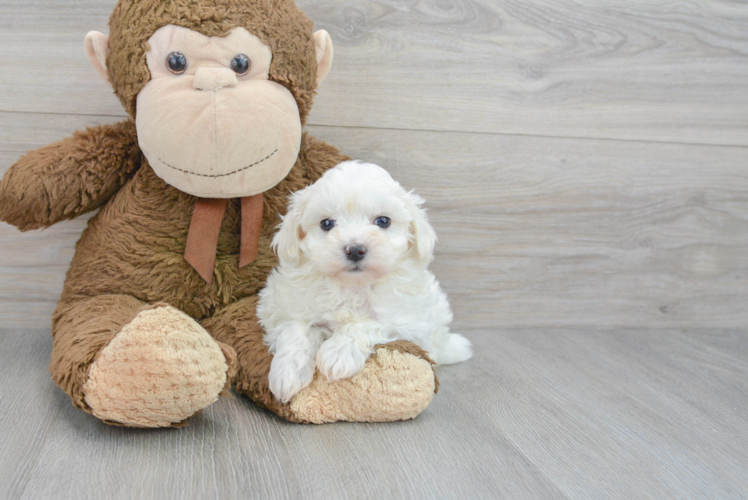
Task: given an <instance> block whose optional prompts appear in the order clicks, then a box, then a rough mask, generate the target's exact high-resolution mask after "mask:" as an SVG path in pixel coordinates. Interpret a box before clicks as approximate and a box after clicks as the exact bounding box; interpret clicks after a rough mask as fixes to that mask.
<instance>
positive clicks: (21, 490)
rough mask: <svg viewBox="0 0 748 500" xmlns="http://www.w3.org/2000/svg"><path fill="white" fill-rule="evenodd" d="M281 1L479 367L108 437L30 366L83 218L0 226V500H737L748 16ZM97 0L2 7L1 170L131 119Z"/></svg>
mask: <svg viewBox="0 0 748 500" xmlns="http://www.w3.org/2000/svg"><path fill="white" fill-rule="evenodd" d="M298 2H299V5H301V6H302V7H303V8H304V9H305V10H306V11H307V13H308V14H309V15H310V17H311V18H312V19H313V20H314V21H315V22H316V25H317V27H318V28H324V29H327V30H328V31H329V32H330V33H331V35H332V37H333V41H334V43H335V50H336V58H335V63H334V66H333V70H332V72H331V74H330V76H329V77H328V79H327V80H326V82H325V85H324V86H323V87H322V88H321V89H320V92H319V95H318V96H317V99H316V103H315V108H314V110H313V112H312V114H311V116H310V119H309V122H310V124H312V126H311V127H310V131H311V132H312V133H313V134H314V135H317V136H318V137H320V138H321V139H323V140H326V141H328V142H330V143H331V144H334V145H336V146H338V147H340V148H341V149H342V150H343V151H344V152H345V153H347V154H349V155H352V156H354V157H357V158H361V159H364V160H367V161H373V162H375V163H378V164H381V165H382V166H384V167H385V168H387V169H388V170H389V171H390V172H391V173H392V174H393V175H394V176H395V178H397V179H398V180H400V181H401V182H402V184H403V185H404V186H406V187H407V188H416V190H417V192H418V193H419V194H421V195H422V196H424V197H425V198H426V200H427V207H428V209H429V215H430V217H431V219H432V222H433V224H434V226H435V227H436V230H437V232H438V234H439V238H440V240H439V244H438V246H437V257H436V261H435V263H434V265H433V266H432V269H433V271H434V272H435V274H436V275H437V277H438V278H439V279H440V280H441V282H442V285H443V287H444V288H445V290H446V291H447V293H448V294H449V296H450V299H451V302H452V305H453V309H454V312H455V323H454V329H455V330H456V331H460V332H462V333H464V334H465V335H466V336H468V337H469V338H470V339H471V340H472V341H473V342H474V343H475V346H476V350H475V352H476V355H475V358H474V359H473V360H471V361H469V362H467V363H463V364H460V365H456V366H450V367H444V368H441V369H440V370H439V376H440V379H441V381H442V386H441V390H440V392H439V394H438V395H437V396H436V398H435V400H434V402H433V404H432V405H431V406H430V407H429V408H428V409H427V410H426V411H425V412H424V413H423V414H422V415H421V416H420V417H419V418H417V419H416V420H414V421H410V422H402V423H393V424H384V425H356V424H353V425H352V424H334V425H326V426H299V425H293V424H288V423H285V422H282V421H280V420H279V419H277V418H275V417H274V416H271V415H269V414H267V413H265V412H263V411H262V410H259V409H258V408H257V407H255V406H254V405H252V404H251V403H250V402H248V401H247V400H246V399H244V398H237V399H222V400H220V401H219V402H218V403H216V404H215V405H213V406H211V407H210V408H208V409H207V410H206V411H205V412H203V413H202V414H200V415H198V416H197V417H196V418H195V419H194V421H193V423H192V425H191V426H189V427H187V428H185V429H182V430H157V431H141V430H133V429H122V428H114V427H109V426H106V425H104V424H102V423H100V422H99V421H97V420H96V419H94V418H93V417H90V416H89V415H86V414H84V413H82V412H80V411H78V410H75V409H74V408H73V407H72V406H71V405H70V402H69V400H68V399H67V397H66V396H65V395H64V394H63V393H62V392H61V391H59V390H58V389H57V388H55V387H54V385H53V383H52V381H51V380H50V379H49V375H48V373H47V364H48V362H49V355H50V349H51V339H50V338H49V330H48V328H49V321H50V316H51V314H52V310H53V309H54V305H55V302H56V301H57V299H58V296H59V293H60V291H61V289H62V283H63V280H64V276H65V272H66V270H67V268H68V265H69V263H70V260H71V258H72V255H73V249H74V245H75V242H76V240H77V239H78V237H79V235H80V233H81V231H82V230H83V229H84V228H85V226H86V221H87V218H88V217H81V218H79V219H77V220H74V221H68V222H64V223H60V224H57V225H55V226H54V227H52V228H50V229H48V230H45V231H36V232H29V233H23V234H22V233H19V232H18V231H16V230H15V228H12V227H10V226H8V225H4V224H2V223H0V322H1V326H2V328H0V498H14V499H15V498H29V499H32V498H33V499H36V498H81V499H87V498H102V497H106V498H112V499H118V498H128V499H129V498H145V499H148V498H158V499H170V498H175V499H176V498H179V499H181V498H263V499H264V498H271V499H272V498H282V499H283V498H289V499H296V498H309V499H315V498H324V499H328V498H332V499H334V498H386V497H392V498H440V499H441V498H471V499H472V498H543V499H545V498H621V499H627V500H628V499H630V498H657V499H662V498H746V497H748V476H746V474H745V470H747V469H748V455H747V454H746V450H748V362H747V361H746V360H747V359H748V331H746V329H745V327H746V325H748V309H747V308H746V303H747V302H748V170H747V169H746V167H747V166H748V147H746V146H748V3H746V2H742V1H735V0H678V1H675V2H660V1H658V2H650V1H645V0H634V1H631V0H610V1H607V2H593V1H591V0H553V1H551V0H524V1H522V0H405V1H392V0H379V1H372V0H350V1H347V2H344V3H341V2H339V1H334V0H298ZM114 4H115V0H56V1H52V0H23V1H21V0H3V1H2V2H0V67H2V68H3V71H2V72H0V174H2V173H4V172H5V170H6V169H7V168H8V167H9V166H10V165H11V164H12V163H13V162H15V161H16V160H17V159H18V157H19V156H20V155H21V154H23V153H25V152H26V151H28V150H31V149H35V148H38V147H41V146H44V145H46V144H49V143H51V142H54V141H56V140H59V139H62V138H64V137H67V136H68V135H70V134H71V133H72V131H73V130H75V129H80V128H84V127H86V126H90V125H96V124H100V123H111V122H114V121H117V120H119V119H121V117H122V116H124V112H123V110H122V107H121V105H120V104H119V101H118V100H117V99H116V98H115V97H114V96H113V95H112V93H111V90H110V89H109V88H108V87H107V86H106V84H105V83H104V82H102V81H100V80H99V79H98V77H97V76H96V74H95V73H94V72H93V70H91V69H90V68H89V65H88V62H87V61H86V59H85V56H84V54H83V47H82V45H83V44H82V40H83V36H84V35H85V33H86V32H87V31H88V30H92V29H96V30H100V31H105V32H106V22H107V19H108V16H109V14H110V13H111V10H112V7H113V6H114ZM606 138H607V139H613V140H602V139H606ZM89 217H90V216H89ZM15 327H19V328H21V327H24V328H25V329H13V328H15ZM28 328H35V329H28Z"/></svg>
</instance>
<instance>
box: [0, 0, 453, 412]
mask: <svg viewBox="0 0 748 500" xmlns="http://www.w3.org/2000/svg"><path fill="white" fill-rule="evenodd" d="M312 28H313V24H312V22H311V21H310V20H309V19H308V18H307V17H305V15H304V14H303V13H302V12H301V11H300V10H299V9H298V8H297V7H296V5H295V4H294V2H293V0H120V1H119V2H118V4H117V6H116V7H115V9H114V12H113V14H112V16H111V19H110V21H109V29H110V35H109V37H107V36H105V35H103V34H101V33H98V32H91V33H89V34H88V35H87V36H86V40H85V49H86V53H87V55H88V58H89V60H90V61H91V63H92V64H93V66H94V68H95V69H96V71H97V72H98V73H99V74H100V75H101V76H102V77H103V78H105V79H106V80H107V81H108V82H109V83H110V84H111V85H112V87H113V89H114V92H115V94H116V95H117V96H118V97H119V99H120V100H121V102H122V104H123V105H124V107H125V109H126V110H127V113H128V115H129V119H128V120H125V121H123V122H121V123H117V124H114V125H105V126H100V127H94V128H90V129H88V130H86V131H85V132H77V133H76V134H74V135H73V136H72V137H70V138H68V139H65V140H63V141H60V142H58V143H56V144H52V145H50V146H47V147H44V148H42V149H39V150H37V151H33V152H30V153H28V154H27V155H26V156H24V157H23V158H21V159H20V160H19V161H18V162H17V163H16V164H15V165H13V166H12V167H11V168H10V170H9V171H8V172H7V173H6V175H5V177H4V178H3V179H2V181H1V182H0V219H2V220H3V221H6V222H8V223H10V224H13V225H15V226H17V227H18V228H19V229H21V230H22V231H27V230H31V229H38V228H44V227H48V226H50V225H52V224H54V223H56V222H58V221H61V220H65V219H71V218H73V217H76V216H78V215H81V214H83V213H86V212H89V211H92V210H95V209H99V212H98V214H96V215H95V216H94V217H93V218H92V219H90V221H89V223H88V227H87V228H86V230H85V231H84V233H83V235H82V236H81V238H80V240H79V241H78V243H77V245H76V251H75V256H74V258H73V261H72V264H71V267H70V270H69V271H68V273H67V277H66V280H65V285H64V289H63V292H62V297H61V298H60V301H59V303H58V305H57V309H56V311H55V313H54V316H53V318H52V337H53V350H52V359H51V363H50V368H49V370H50V372H51V374H52V378H53V380H54V382H55V383H56V384H57V385H58V386H59V387H60V388H61V389H62V390H63V391H64V392H65V393H66V394H67V395H68V396H70V398H71V399H72V402H73V404H74V405H75V406H76V407H78V408H80V409H82V410H83V411H86V412H88V413H90V414H92V415H94V416H96V417H98V418H99V419H101V420H103V421H105V422H107V423H110V424H116V425H125V426H131V427H178V426H180V425H184V424H185V423H186V422H187V421H188V419H189V418H190V417H191V416H192V415H194V414H195V413H196V412H198V411H200V410H202V409H203V408H205V407H207V406H208V405H210V404H212V403H213V402H215V401H216V400H217V398H218V396H219V395H220V394H222V393H223V392H224V391H225V390H227V389H228V388H229V387H231V386H233V387H234V388H235V390H236V391H238V392H240V393H242V394H245V395H247V396H248V397H249V398H251V399H252V400H253V401H254V402H256V403H257V404H258V405H260V406H262V407H264V408H266V409H268V410H270V411H272V412H274V413H276V414H278V415H279V416H281V417H283V418H285V419H287V420H290V421H294V422H304V423H323V422H333V421H338V420H347V421H391V420H400V419H408V418H413V417H415V416H416V415H418V414H419V413H420V412H421V411H422V410H423V409H424V408H425V407H426V406H427V405H428V404H429V403H430V401H431V399H432V397H433V395H434V392H435V390H436V389H437V387H438V382H437V379H436V376H435V373H434V370H433V368H432V363H431V361H430V360H429V358H428V356H427V355H426V354H425V353H424V352H423V351H422V350H421V349H420V348H418V347H417V346H415V345H414V344H411V343H407V342H394V343H391V344H386V345H381V346H378V347H377V348H376V349H375V352H374V353H372V355H371V357H370V359H369V360H368V361H367V364H366V367H365V368H364V370H363V371H362V372H361V373H359V374H358V375H357V376H355V377H353V378H352V379H350V380H342V381H337V382H331V381H329V380H327V379H326V378H325V377H324V376H321V375H320V374H319V373H318V374H316V375H315V378H314V380H313V382H312V383H311V385H310V386H308V387H307V388H305V389H304V390H302V391H301V392H300V393H299V394H297V395H296V397H295V398H294V399H292V400H291V401H290V402H289V403H286V404H282V403H280V402H279V401H277V400H276V399H275V398H274V397H273V395H272V394H271V392H270V390H269V389H268V382H267V375H268V371H269V368H270V362H271V355H270V354H269V352H268V349H267V347H266V346H265V345H264V344H263V332H262V329H261V328H260V326H259V325H258V323H257V319H256V317H255V308H256V305H257V292H258V291H259V290H260V289H261V288H262V287H263V285H264V283H265V280H266V276H267V274H268V273H269V272H270V270H271V269H272V268H273V267H274V266H275V264H276V262H277V261H276V257H275V255H274V254H273V252H272V251H271V249H270V241H271V239H272V235H273V232H274V231H275V228H276V227H277V225H278V224H279V223H280V220H281V214H283V213H284V212H285V210H286V201H287V198H288V195H289V193H291V192H293V191H296V190H298V189H301V188H303V187H305V186H306V185H308V184H310V183H312V182H314V181H315V180H316V179H317V178H319V177H320V176H321V175H322V173H323V172H324V171H325V170H326V169H329V168H331V167H333V166H335V165H337V164H338V163H340V162H341V161H344V160H347V159H348V158H347V157H345V156H343V155H341V154H340V153H339V152H338V150H337V149H335V148H334V147H331V146H329V145H327V144H325V143H323V142H321V141H318V140H316V139H314V138H312V137H310V136H308V135H307V133H306V132H304V131H303V126H304V123H305V120H306V117H307V115H308V113H309V110H310V108H311V105H312V97H313V95H314V92H315V89H316V87H317V85H319V84H320V83H321V82H322V80H324V78H325V76H326V74H327V72H328V70H329V69H330V66H331V64H332V55H333V49H332V42H331V41H330V37H329V35H328V34H327V33H326V32H325V31H317V32H316V33H314V32H313V29H312Z"/></svg>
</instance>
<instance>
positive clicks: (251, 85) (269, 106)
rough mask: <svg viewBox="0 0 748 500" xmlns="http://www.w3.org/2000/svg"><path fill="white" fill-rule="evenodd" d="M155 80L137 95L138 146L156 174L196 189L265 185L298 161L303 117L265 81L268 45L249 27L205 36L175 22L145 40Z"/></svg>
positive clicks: (259, 188)
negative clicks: (251, 31)
mask: <svg viewBox="0 0 748 500" xmlns="http://www.w3.org/2000/svg"><path fill="white" fill-rule="evenodd" d="M148 45H149V46H150V50H149V51H148V52H147V53H146V59H147V62H148V69H149V70H150V72H151V80H150V81H149V82H148V84H147V85H146V86H145V87H144V88H143V90H141V91H140V93H139V94H138V99H137V114H136V117H137V118H136V124H137V129H138V139H139V142H140V147H141V149H142V151H143V154H145V156H146V158H148V162H149V163H150V165H151V167H152V168H153V169H154V171H155V172H156V174H158V176H159V177H161V178H162V179H164V180H165V181H166V182H167V183H169V184H171V185H172V186H174V187H176V188H177V189H179V190H181V191H185V192H187V193H190V194H192V195H195V196H204V197H213V198H230V197H237V196H249V195H253V194H257V193H261V192H264V191H266V190H268V189H270V188H272V187H273V186H275V185H276V184H277V183H278V182H280V181H281V180H282V179H283V178H284V177H285V176H286V174H288V171H289V170H290V169H291V167H292V166H293V165H294V163H295V161H296V157H297V155H298V153H299V145H300V143H301V119H300V117H299V108H298V107H297V105H296V101H295V99H294V97H293V95H292V94H291V92H289V91H288V89H286V88H285V87H283V86H282V85H280V84H278V83H275V82H272V81H270V80H268V73H269V71H270V62H271V60H272V54H271V51H270V47H268V46H267V45H265V44H264V43H262V42H261V41H260V39H259V38H257V37H256V36H254V35H252V34H250V33H249V32H248V31H247V30H246V29H244V28H234V29H233V30H232V31H231V34H230V35H229V36H227V37H223V38H220V37H207V36H205V35H202V34H200V33H196V32H194V31H191V30H188V29H186V28H181V27H178V26H165V27H163V28H160V29H159V30H158V31H156V33H154V34H153V36H151V38H150V39H149V40H148Z"/></svg>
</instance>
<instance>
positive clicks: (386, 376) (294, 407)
mask: <svg viewBox="0 0 748 500" xmlns="http://www.w3.org/2000/svg"><path fill="white" fill-rule="evenodd" d="M435 389H436V378H435V376H434V370H433V369H432V367H431V363H430V362H429V361H427V360H426V359H423V358H420V357H418V356H414V355H412V354H408V353H404V352H400V351H398V350H390V349H387V348H384V347H380V348H378V349H377V351H376V355H372V356H371V357H370V358H369V360H368V361H367V362H366V365H365V366H364V369H363V370H361V372H360V373H358V374H357V375H355V376H354V377H353V378H351V379H347V380H340V381H337V382H330V381H329V380H327V378H326V377H325V376H324V375H322V374H321V373H319V372H317V373H316V374H315V375H314V380H313V381H312V383H311V384H310V385H309V387H307V388H305V389H303V390H302V391H301V392H299V393H298V394H297V395H296V397H294V398H293V400H291V404H290V409H291V412H292V413H293V414H294V416H295V417H296V418H298V419H299V420H302V421H307V422H311V423H314V424H323V423H328V422H336V421H341V420H342V421H348V422H391V421H393V420H407V419H411V418H415V417H416V416H417V415H418V414H419V413H421V412H422V411H423V410H424V409H425V408H426V407H427V406H428V405H429V403H431V400H432V399H433V397H434V391H435Z"/></svg>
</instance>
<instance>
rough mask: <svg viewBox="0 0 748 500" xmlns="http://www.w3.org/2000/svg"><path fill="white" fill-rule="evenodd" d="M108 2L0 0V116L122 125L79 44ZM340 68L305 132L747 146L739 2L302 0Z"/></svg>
mask: <svg viewBox="0 0 748 500" xmlns="http://www.w3.org/2000/svg"><path fill="white" fill-rule="evenodd" d="M114 4H115V1H114V0H64V1H55V2H52V1H50V0H24V1H20V0H5V1H3V2H2V3H1V4H0V19H3V30H2V31H0V47H3V48H4V50H2V51H0V66H2V67H3V68H4V71H3V72H2V74H0V111H20V112H26V111H33V112H37V113H70V114H90V115H102V114H103V115H116V116H123V115H124V111H123V109H122V107H121V105H120V104H119V101H118V100H117V99H116V98H115V97H114V96H113V95H112V92H111V90H110V89H109V88H108V86H107V85H106V84H105V83H104V82H103V81H100V80H99V79H98V77H97V75H96V74H95V73H94V71H93V70H92V69H91V68H90V67H89V65H88V62H87V61H86V59H85V56H84V54H83V47H82V45H83V44H82V40H83V37H84V35H85V34H86V32H87V31H89V30H94V29H95V30H99V31H104V32H106V31H107V25H106V23H107V20H108V16H109V14H110V12H111V10H112V7H113V5H114ZM299 5H300V6H301V7H302V8H304V9H305V11H306V12H307V13H308V15H309V16H310V17H311V18H312V19H313V20H314V21H315V23H316V24H317V27H319V28H324V29H327V30H328V31H329V32H330V33H331V35H332V38H333V41H334V43H335V54H336V55H335V63H334V67H333V70H332V72H331V74H330V76H329V77H328V79H327V81H326V82H325V84H324V85H323V87H322V88H321V89H320V92H319V96H318V98H317V101H316V105H315V108H314V110H313V112H312V115H311V116H310V123H311V124H316V125H333V126H356V127H374V128H396V129H418V130H444V131H464V132H483V133H485V132H491V133H502V134H522V135H547V136H563V137H595V138H618V139H639V140H646V141H670V142H686V143H709V144H731V145H744V146H745V145H748V3H745V2H738V1H731V0H681V1H678V2H664V1H659V2H650V1H645V0H638V1H633V2H632V1H631V0H611V1H607V2H604V3H601V2H595V1H592V0H584V1H580V0H533V1H531V2H527V1H525V0H500V1H496V0H409V1H398V2H392V1H385V0H380V1H372V0H350V1H347V2H345V4H344V5H341V3H340V2H339V1H336V0H300V1H299Z"/></svg>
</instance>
